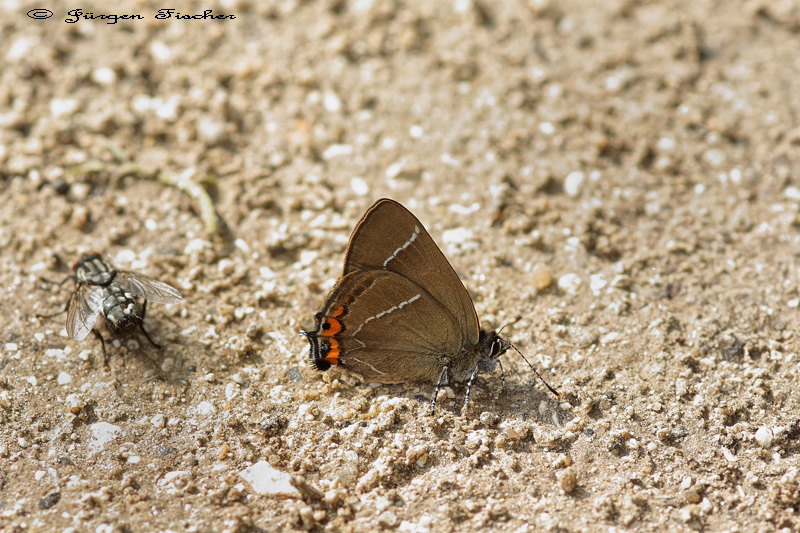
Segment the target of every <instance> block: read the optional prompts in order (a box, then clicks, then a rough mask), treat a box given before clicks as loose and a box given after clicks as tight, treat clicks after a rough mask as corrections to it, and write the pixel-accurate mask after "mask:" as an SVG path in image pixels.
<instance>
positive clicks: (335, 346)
mask: <svg viewBox="0 0 800 533" xmlns="http://www.w3.org/2000/svg"><path fill="white" fill-rule="evenodd" d="M328 342H330V345H331V346H330V348H329V349H328V353H326V354H325V361H327V362H328V363H330V364H332V365H336V366H338V365H339V363H340V362H341V361H339V354H340V353H341V350H340V347H339V341H337V340H336V339H330V340H329V341H328Z"/></svg>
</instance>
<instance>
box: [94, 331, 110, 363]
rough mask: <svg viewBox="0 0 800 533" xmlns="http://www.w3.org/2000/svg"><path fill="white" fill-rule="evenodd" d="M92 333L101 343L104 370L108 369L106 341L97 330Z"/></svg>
mask: <svg viewBox="0 0 800 533" xmlns="http://www.w3.org/2000/svg"><path fill="white" fill-rule="evenodd" d="M92 333H94V336H95V337H97V339H98V340H99V341H100V346H101V347H102V348H103V368H108V352H106V340H105V339H104V338H103V336H102V335H100V332H99V331H97V330H96V329H92Z"/></svg>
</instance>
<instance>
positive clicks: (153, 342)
mask: <svg viewBox="0 0 800 533" xmlns="http://www.w3.org/2000/svg"><path fill="white" fill-rule="evenodd" d="M146 314H147V300H145V301H144V303H143V304H142V319H141V320H140V321H139V329H140V330H142V333H144V336H145V337H147V340H149V341H150V344H152V345H153V346H155V347H156V348H158V349H161V345H160V344H156V342H155V341H154V340H153V339H151V338H150V335H149V334H148V333H147V330H146V329H144V317H145V315H146Z"/></svg>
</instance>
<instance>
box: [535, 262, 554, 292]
mask: <svg viewBox="0 0 800 533" xmlns="http://www.w3.org/2000/svg"><path fill="white" fill-rule="evenodd" d="M552 284H553V273H552V272H550V269H549V268H547V267H546V266H544V265H536V267H535V268H534V269H533V287H534V288H535V289H536V290H537V291H543V290H545V289H547V288H548V287H550V286H551V285H552Z"/></svg>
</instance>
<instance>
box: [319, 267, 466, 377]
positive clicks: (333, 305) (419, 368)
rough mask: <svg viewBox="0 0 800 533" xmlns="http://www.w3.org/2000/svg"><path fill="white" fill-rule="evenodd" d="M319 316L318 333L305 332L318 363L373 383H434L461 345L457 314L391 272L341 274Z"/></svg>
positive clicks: (460, 348)
mask: <svg viewBox="0 0 800 533" xmlns="http://www.w3.org/2000/svg"><path fill="white" fill-rule="evenodd" d="M316 319H317V327H316V329H315V331H313V332H307V333H306V335H307V336H308V337H309V340H310V341H311V344H312V357H313V358H314V362H315V363H316V364H317V367H318V368H328V367H329V366H330V365H341V366H343V367H345V368H347V369H349V370H351V371H353V372H355V373H357V374H360V375H361V376H363V377H364V378H365V379H367V380H369V381H376V382H379V383H399V382H405V381H427V382H436V379H437V378H438V376H439V373H440V372H441V370H442V368H443V367H445V366H450V364H451V360H452V358H453V357H455V356H456V355H457V354H459V353H460V352H461V351H462V349H463V332H462V331H461V326H460V324H459V323H458V322H457V321H456V319H455V317H454V316H453V314H452V313H451V312H450V311H449V310H448V309H447V308H446V307H445V306H444V305H443V304H442V303H441V302H439V301H438V300H436V299H435V298H433V297H431V295H430V294H429V293H428V292H427V291H426V290H425V289H424V288H423V287H420V286H419V285H417V284H416V283H414V282H413V281H411V280H409V279H407V278H405V277H403V276H401V275H399V274H397V273H395V272H392V271H388V270H378V269H371V270H358V271H355V272H351V273H350V274H347V275H345V276H343V277H342V278H341V279H340V280H339V283H338V284H337V285H336V287H335V288H334V290H333V291H332V292H331V294H330V296H329V297H328V299H327V301H326V302H325V305H324V306H323V308H322V310H321V311H320V313H318V314H317V317H316ZM389 319H390V320H389ZM320 363H323V364H320ZM323 365H324V366H323Z"/></svg>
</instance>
